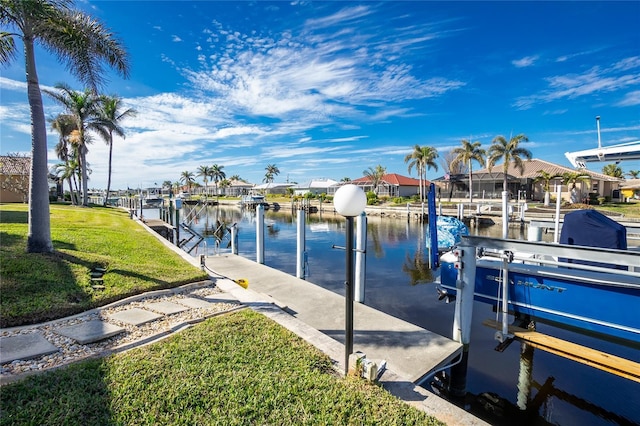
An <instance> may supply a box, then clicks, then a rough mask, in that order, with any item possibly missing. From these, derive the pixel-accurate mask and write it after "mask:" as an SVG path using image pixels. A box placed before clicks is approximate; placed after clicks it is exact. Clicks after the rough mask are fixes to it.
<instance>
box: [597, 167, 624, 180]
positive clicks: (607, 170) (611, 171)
mask: <svg viewBox="0 0 640 426" xmlns="http://www.w3.org/2000/svg"><path fill="white" fill-rule="evenodd" d="M602 173H604V174H605V175H607V176H612V177H616V178H622V177H623V176H624V174H623V173H622V169H621V168H620V166H618V165H617V164H607V165H606V166H604V167H603V168H602Z"/></svg>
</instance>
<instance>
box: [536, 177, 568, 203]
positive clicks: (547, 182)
mask: <svg viewBox="0 0 640 426" xmlns="http://www.w3.org/2000/svg"><path fill="white" fill-rule="evenodd" d="M561 176H562V175H559V174H553V173H549V172H545V171H544V170H540V171H539V172H538V176H536V178H535V179H534V180H533V181H534V182H542V189H543V190H544V205H545V206H548V205H549V203H550V198H551V196H550V194H549V186H550V184H551V181H552V180H554V179H556V178H559V177H561Z"/></svg>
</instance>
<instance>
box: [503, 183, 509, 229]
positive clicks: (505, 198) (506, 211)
mask: <svg viewBox="0 0 640 426" xmlns="http://www.w3.org/2000/svg"><path fill="white" fill-rule="evenodd" d="M508 237H509V192H507V191H502V238H504V239H507V238H508Z"/></svg>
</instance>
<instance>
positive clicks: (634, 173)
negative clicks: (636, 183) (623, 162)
mask: <svg viewBox="0 0 640 426" xmlns="http://www.w3.org/2000/svg"><path fill="white" fill-rule="evenodd" d="M627 176H629V177H630V178H631V179H638V178H639V177H640V170H629V171H628V172H627Z"/></svg>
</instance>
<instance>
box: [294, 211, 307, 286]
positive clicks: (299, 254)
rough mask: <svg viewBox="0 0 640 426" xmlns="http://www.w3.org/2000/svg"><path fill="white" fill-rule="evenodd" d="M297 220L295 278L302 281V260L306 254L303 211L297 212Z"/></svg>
mask: <svg viewBox="0 0 640 426" xmlns="http://www.w3.org/2000/svg"><path fill="white" fill-rule="evenodd" d="M296 220H297V225H298V226H297V230H298V232H297V236H298V238H297V250H296V277H298V278H301V279H304V277H305V276H306V271H305V267H304V263H305V262H304V260H305V259H304V258H305V252H306V250H307V249H306V243H305V241H306V235H305V232H306V228H305V211H304V209H300V210H298V216H297V218H296Z"/></svg>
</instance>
